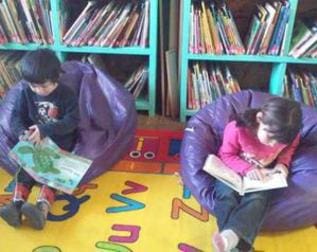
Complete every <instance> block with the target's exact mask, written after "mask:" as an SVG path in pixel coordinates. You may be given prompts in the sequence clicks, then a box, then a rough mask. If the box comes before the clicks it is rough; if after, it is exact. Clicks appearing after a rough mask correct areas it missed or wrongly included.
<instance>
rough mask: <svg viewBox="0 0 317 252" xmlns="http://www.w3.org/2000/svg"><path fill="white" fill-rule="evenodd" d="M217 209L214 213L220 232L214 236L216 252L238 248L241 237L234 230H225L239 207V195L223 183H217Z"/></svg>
mask: <svg viewBox="0 0 317 252" xmlns="http://www.w3.org/2000/svg"><path fill="white" fill-rule="evenodd" d="M214 201H215V207H214V213H215V216H216V219H217V225H218V229H219V232H216V233H215V234H214V235H213V239H212V242H213V246H214V250H215V251H216V252H223V251H227V250H230V249H231V248H234V247H236V245H237V244H238V242H239V237H238V236H237V234H236V233H235V232H234V231H232V230H224V228H225V226H226V224H227V222H228V220H229V219H230V217H231V214H232V212H233V211H234V209H236V207H237V206H238V205H239V201H240V196H239V194H238V193H237V192H236V191H234V190H233V189H231V188H230V187H228V186H227V185H225V184H224V183H222V182H221V181H216V183H215V199H214Z"/></svg>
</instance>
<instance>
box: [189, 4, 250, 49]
mask: <svg viewBox="0 0 317 252" xmlns="http://www.w3.org/2000/svg"><path fill="white" fill-rule="evenodd" d="M189 52H191V53H209V54H223V53H226V54H243V53H245V49H244V46H243V43H242V41H241V38H240V35H239V32H238V30H237V27H236V24H235V22H234V19H233V16H232V13H231V11H230V9H229V8H228V7H227V5H226V4H225V3H224V2H223V3H222V4H221V5H219V6H218V5H216V4H215V2H214V1H209V0H202V1H200V2H192V4H191V10H190V34H189Z"/></svg>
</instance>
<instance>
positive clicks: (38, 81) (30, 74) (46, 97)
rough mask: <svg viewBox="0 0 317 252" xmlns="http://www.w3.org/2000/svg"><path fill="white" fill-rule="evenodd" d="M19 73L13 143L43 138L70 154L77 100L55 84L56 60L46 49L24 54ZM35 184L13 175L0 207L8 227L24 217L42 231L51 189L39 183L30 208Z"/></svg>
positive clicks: (26, 177)
mask: <svg viewBox="0 0 317 252" xmlns="http://www.w3.org/2000/svg"><path fill="white" fill-rule="evenodd" d="M21 73H22V77H23V80H22V90H21V92H20V94H21V95H20V97H19V99H17V103H16V104H14V108H15V110H14V115H13V117H12V122H11V124H12V128H13V129H14V130H15V132H16V136H17V137H16V140H18V139H20V140H21V139H23V140H27V141H30V142H31V143H33V144H35V145H37V144H39V143H40V141H41V139H43V138H44V137H46V136H47V137H50V138H51V139H52V140H53V141H54V142H55V143H56V144H57V145H58V146H59V147H60V148H62V149H64V150H67V151H71V150H72V149H73V147H74V144H75V140H76V129H77V125H78V122H79V109H78V99H77V97H76V95H75V94H74V93H73V91H72V90H71V89H70V88H68V87H67V86H64V85H62V84H61V83H59V82H58V78H59V74H60V61H59V59H58V58H57V57H56V55H55V54H54V52H53V51H51V50H49V49H38V50H35V51H31V52H28V53H27V54H26V55H25V56H24V57H23V59H22V61H21ZM39 161H41V160H39ZM42 161H43V160H42ZM35 184H36V181H35V180H34V179H33V178H32V177H31V176H30V174H28V173H27V172H26V171H25V170H24V169H20V170H19V171H18V172H17V174H16V185H15V189H14V194H13V198H12V202H11V203H9V204H7V205H5V206H3V207H1V208H0V216H1V217H2V219H4V220H5V221H6V222H7V223H8V224H9V225H11V226H13V227H18V226H20V225H21V218H22V215H24V216H25V218H26V219H27V221H28V222H29V223H30V225H31V226H32V227H33V228H35V229H43V227H44V225H45V222H46V218H47V214H48V212H49V209H50V206H51V204H52V203H53V202H54V198H55V190H54V189H53V188H50V187H48V186H47V185H45V184H42V185H41V188H40V193H39V196H38V198H37V202H36V204H35V205H34V204H31V203H28V202H26V201H27V199H28V196H29V194H30V192H31V190H32V187H33V186H34V185H35Z"/></svg>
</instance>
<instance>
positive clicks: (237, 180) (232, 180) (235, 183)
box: [203, 154, 242, 194]
mask: <svg viewBox="0 0 317 252" xmlns="http://www.w3.org/2000/svg"><path fill="white" fill-rule="evenodd" d="M203 170H204V171H205V172H207V173H209V174H210V175H212V176H213V177H215V178H217V179H218V180H220V181H222V182H223V183H225V184H226V185H228V186H229V187H231V188H232V189H234V190H236V191H237V192H238V193H240V194H241V190H242V179H241V177H240V175H238V174H237V173H235V172H234V171H233V170H232V169H230V168H229V167H228V166H226V165H225V164H224V163H223V162H222V161H221V159H220V158H218V157H217V156H216V155H213V154H211V155H208V157H207V159H206V161H205V164H204V167H203Z"/></svg>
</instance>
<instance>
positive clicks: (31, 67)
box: [21, 49, 61, 85]
mask: <svg viewBox="0 0 317 252" xmlns="http://www.w3.org/2000/svg"><path fill="white" fill-rule="evenodd" d="M60 70H61V63H60V61H59V59H58V58H57V56H56V55H55V53H54V52H53V51H52V50H50V49H38V50H35V51H30V52H28V53H26V54H25V55H24V56H23V58H22V60H21V74H22V78H23V79H25V80H26V81H28V82H31V83H35V84H38V85H41V84H43V83H45V82H46V81H48V80H49V81H52V82H56V81H57V80H58V78H59V74H60Z"/></svg>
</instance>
